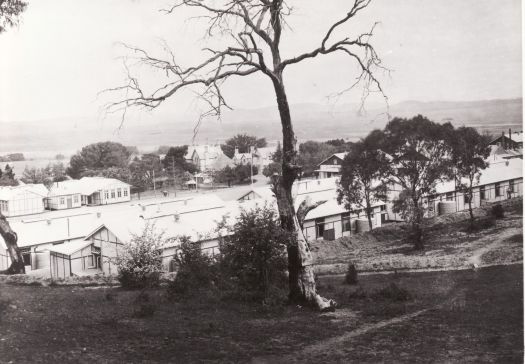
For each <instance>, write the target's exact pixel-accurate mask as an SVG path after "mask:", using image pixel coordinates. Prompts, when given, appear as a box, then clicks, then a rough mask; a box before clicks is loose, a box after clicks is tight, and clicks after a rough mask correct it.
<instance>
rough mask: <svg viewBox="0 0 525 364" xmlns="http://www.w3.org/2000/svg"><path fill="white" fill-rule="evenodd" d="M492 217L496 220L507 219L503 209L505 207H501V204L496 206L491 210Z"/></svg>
mask: <svg viewBox="0 0 525 364" xmlns="http://www.w3.org/2000/svg"><path fill="white" fill-rule="evenodd" d="M490 215H491V216H493V217H495V218H496V219H501V218H503V217H505V209H504V208H503V206H501V204H497V205H494V206H492V208H491V209H490Z"/></svg>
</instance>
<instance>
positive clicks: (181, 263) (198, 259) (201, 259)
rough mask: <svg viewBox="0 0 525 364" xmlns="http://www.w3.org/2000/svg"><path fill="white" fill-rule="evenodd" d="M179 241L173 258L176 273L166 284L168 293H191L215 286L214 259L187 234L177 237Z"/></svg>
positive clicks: (171, 295) (174, 294)
mask: <svg viewBox="0 0 525 364" xmlns="http://www.w3.org/2000/svg"><path fill="white" fill-rule="evenodd" d="M179 241H180V246H179V251H178V252H177V254H176V255H175V257H174V258H173V259H174V260H175V263H176V265H177V274H176V276H175V279H174V280H173V281H171V282H170V283H169V284H168V295H169V296H170V297H174V296H179V295H185V294H191V293H196V292H198V291H202V290H207V289H210V288H211V287H213V286H216V283H217V279H218V271H217V264H216V262H215V259H214V258H213V257H211V256H209V255H207V254H205V253H203V252H202V249H201V247H200V244H198V243H194V242H192V241H191V240H190V238H189V237H188V236H182V237H179Z"/></svg>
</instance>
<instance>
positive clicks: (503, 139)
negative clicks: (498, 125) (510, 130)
mask: <svg viewBox="0 0 525 364" xmlns="http://www.w3.org/2000/svg"><path fill="white" fill-rule="evenodd" d="M501 146H502V147H503V149H506V148H505V132H504V131H502V132H501Z"/></svg>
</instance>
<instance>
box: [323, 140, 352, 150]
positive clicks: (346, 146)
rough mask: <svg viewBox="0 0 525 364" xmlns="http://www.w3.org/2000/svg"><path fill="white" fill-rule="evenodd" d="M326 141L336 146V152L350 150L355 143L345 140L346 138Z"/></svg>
mask: <svg viewBox="0 0 525 364" xmlns="http://www.w3.org/2000/svg"><path fill="white" fill-rule="evenodd" d="M325 143H326V144H328V145H331V146H332V147H334V148H335V152H334V153H343V152H348V151H349V150H350V148H351V147H352V144H353V143H352V142H345V140H344V139H331V140H327V141H326V142H325Z"/></svg>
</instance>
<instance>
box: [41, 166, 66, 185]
mask: <svg viewBox="0 0 525 364" xmlns="http://www.w3.org/2000/svg"><path fill="white" fill-rule="evenodd" d="M46 168H48V169H49V170H50V171H51V178H52V179H53V182H62V181H65V180H67V175H66V167H64V164H63V163H50V164H49V165H48V166H47V167H46Z"/></svg>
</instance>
